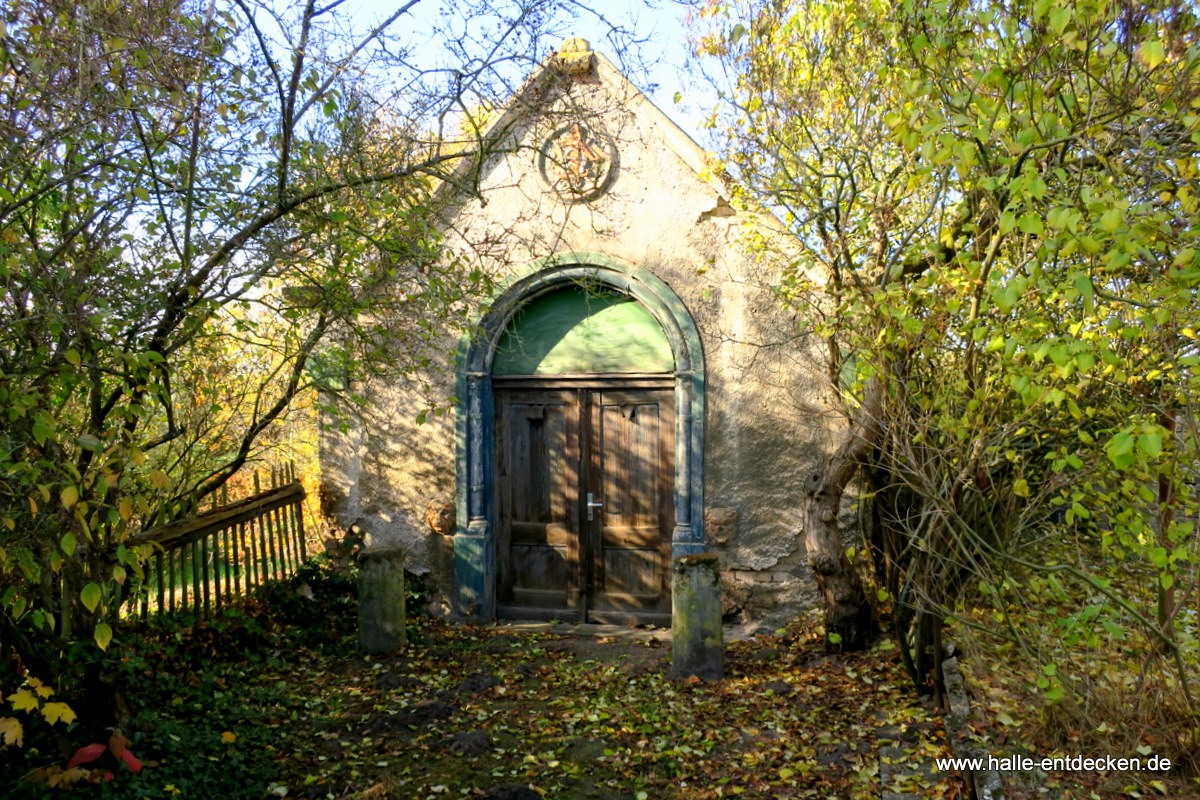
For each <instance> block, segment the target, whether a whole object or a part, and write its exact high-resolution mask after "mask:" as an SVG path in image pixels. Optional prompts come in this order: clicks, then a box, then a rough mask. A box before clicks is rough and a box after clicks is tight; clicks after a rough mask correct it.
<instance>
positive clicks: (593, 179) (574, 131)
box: [538, 121, 617, 202]
mask: <svg viewBox="0 0 1200 800" xmlns="http://www.w3.org/2000/svg"><path fill="white" fill-rule="evenodd" d="M538 162H539V164H538V166H539V168H540V169H541V173H542V178H543V179H544V180H545V181H546V183H547V184H549V186H550V188H552V189H554V191H556V192H557V193H558V194H559V196H560V197H562V198H563V199H565V200H567V201H569V202H580V201H582V202H587V201H590V200H595V199H596V198H597V197H599V196H600V195H602V194H604V192H605V191H606V190H607V189H608V184H609V182H610V181H611V179H612V177H613V176H614V175H615V174H616V165H617V148H616V146H615V145H614V144H613V143H612V140H611V139H609V138H608V137H607V136H605V135H604V134H603V133H602V132H601V131H599V130H598V129H597V128H595V127H594V126H591V125H588V124H586V123H583V122H578V121H576V122H571V123H569V124H567V125H564V126H562V127H561V128H559V129H558V130H556V131H555V132H554V133H552V134H550V136H549V137H547V138H546V141H545V142H543V143H542V147H541V154H540V156H539V158H538Z"/></svg>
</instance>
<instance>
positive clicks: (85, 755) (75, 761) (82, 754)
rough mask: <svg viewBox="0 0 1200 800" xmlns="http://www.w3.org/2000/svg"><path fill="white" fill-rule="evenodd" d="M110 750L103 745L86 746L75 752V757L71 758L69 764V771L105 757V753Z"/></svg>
mask: <svg viewBox="0 0 1200 800" xmlns="http://www.w3.org/2000/svg"><path fill="white" fill-rule="evenodd" d="M107 749H108V748H107V747H105V746H104V745H102V744H86V745H84V746H83V747H81V748H79V749H78V750H76V751H75V755H73V756H71V760H70V761H68V762H67V769H70V768H71V767H78V766H79V765H80V764H87V763H90V762H92V761H95V760H96V759H97V758H99V757H100V756H102V755H104V751H105V750H107Z"/></svg>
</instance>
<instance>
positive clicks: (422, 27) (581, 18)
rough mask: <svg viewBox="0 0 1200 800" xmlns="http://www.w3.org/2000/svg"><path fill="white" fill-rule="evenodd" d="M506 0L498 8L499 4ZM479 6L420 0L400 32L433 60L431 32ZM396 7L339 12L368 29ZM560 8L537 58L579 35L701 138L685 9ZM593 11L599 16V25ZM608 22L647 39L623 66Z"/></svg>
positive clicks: (631, 0)
mask: <svg viewBox="0 0 1200 800" xmlns="http://www.w3.org/2000/svg"><path fill="white" fill-rule="evenodd" d="M506 1H507V0H499V3H500V4H501V5H503V4H504V3H505V2H506ZM479 2H480V0H458V2H456V0H420V2H418V3H417V4H416V6H415V7H414V8H413V9H412V11H411V12H410V15H409V16H408V17H406V18H403V19H401V20H400V22H399V25H400V27H399V28H398V30H399V31H400V32H401V33H402V34H403V35H405V36H406V38H410V39H411V40H412V41H417V42H419V41H422V37H425V38H427V39H429V44H428V45H427V46H424V45H423V46H422V47H427V53H428V57H429V58H431V59H436V58H437V57H438V55H437V53H438V52H439V51H440V50H441V48H440V47H439V46H438V44H437V43H436V42H435V41H433V40H432V38H430V34H429V31H432V30H433V29H434V28H436V27H438V26H440V25H446V24H450V25H453V24H455V22H456V18H457V17H458V16H459V13H458V12H460V11H461V10H462V9H464V8H466V7H469V6H473V5H476V4H477V3H479ZM399 5H400V0H347V2H346V3H345V5H343V6H342V7H341V8H340V9H339V10H342V11H345V12H347V13H349V14H351V15H352V16H353V18H354V19H355V21H356V25H357V26H360V27H362V28H366V27H367V26H369V25H371V24H372V23H375V22H377V21H379V20H381V19H383V18H385V17H386V16H388V15H389V14H391V13H393V12H394V11H395V10H396V9H397V8H398V7H399ZM563 5H564V6H565V7H566V10H565V11H564V12H563V13H562V14H560V15H559V16H558V17H557V18H556V20H555V21H554V23H553V24H552V26H551V27H552V30H553V31H554V34H552V35H551V36H550V37H547V39H546V40H544V41H542V42H539V44H538V48H539V52H538V53H537V54H536V55H537V57H538V58H539V59H540V58H542V57H544V56H545V55H546V54H547V53H548V52H549V51H550V49H551V48H552V47H554V46H556V45H557V44H559V43H560V42H561V41H562V39H563V38H565V37H566V36H567V35H576V36H582V37H583V38H585V39H587V40H588V41H590V42H591V44H592V48H593V49H594V50H598V51H601V52H603V53H604V54H605V55H607V56H609V58H611V59H612V60H613V61H614V62H617V63H619V64H621V66H623V68H625V70H626V72H627V74H628V76H629V78H630V79H631V80H632V81H633V82H634V83H635V84H636V85H637V86H639V87H640V88H642V89H643V90H648V91H647V93H648V94H649V95H650V97H651V99H652V100H654V102H655V104H657V105H658V106H659V108H661V109H662V110H663V111H664V112H666V113H667V114H668V115H669V116H670V117H671V118H672V119H674V120H675V121H676V123H677V124H679V125H680V126H681V127H683V128H684V129H685V130H686V131H687V132H688V133H689V134H691V135H692V136H693V137H696V138H697V139H700V138H701V135H700V133H699V132H698V130H697V127H698V124H699V120H700V118H701V117H702V116H703V113H704V111H705V105H706V103H705V102H704V98H705V97H706V96H710V95H709V94H708V92H704V91H702V90H701V89H699V88H698V87H697V85H696V82H695V80H694V79H691V80H689V78H688V76H687V75H686V73H685V62H686V61H687V52H688V51H687V41H686V36H685V29H684V23H683V22H682V21H681V18H682V16H683V13H684V8H683V7H682V6H681V5H680V4H679V3H678V2H676V0H652V1H651V2H646V0H594V1H593V2H588V0H580V2H579V4H578V5H576V4H574V3H572V2H570V1H569V0H568V2H565V3H563ZM589 9H592V10H589ZM597 12H599V14H600V15H603V17H604V19H603V20H602V19H601V18H600V16H599V15H598V14H597ZM605 20H607V22H606V21H605ZM609 23H613V24H617V25H620V26H623V27H625V28H628V29H629V30H631V31H633V32H634V34H635V36H636V37H637V38H640V39H647V40H648V41H647V42H646V43H644V44H641V45H639V46H638V47H635V48H633V49H632V50H631V51H630V52H629V53H628V54H626V56H625V59H624V61H625V63H621V59H619V58H618V54H617V53H616V52H615V50H616V49H617V45H616V43H614V42H613V41H612V40H611V38H610V37H609V31H610V26H609ZM676 93H679V94H680V95H682V97H683V98H684V99H683V102H682V103H676V102H675V101H674V97H675V95H676Z"/></svg>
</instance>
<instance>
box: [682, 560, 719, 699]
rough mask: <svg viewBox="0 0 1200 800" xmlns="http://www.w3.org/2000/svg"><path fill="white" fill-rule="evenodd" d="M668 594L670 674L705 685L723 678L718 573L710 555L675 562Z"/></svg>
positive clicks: (717, 565)
mask: <svg viewBox="0 0 1200 800" xmlns="http://www.w3.org/2000/svg"><path fill="white" fill-rule="evenodd" d="M674 578H675V579H674V581H673V582H672V590H671V639H672V654H671V671H672V673H673V674H674V675H675V677H677V678H689V677H691V676H693V675H695V676H696V677H698V678H702V679H704V680H706V681H717V680H720V679H721V678H723V677H724V676H725V640H724V632H723V631H722V630H721V569H720V562H719V561H718V559H717V556H716V555H714V554H712V553H699V554H696V555H686V556H680V557H679V558H677V559H675V576H674Z"/></svg>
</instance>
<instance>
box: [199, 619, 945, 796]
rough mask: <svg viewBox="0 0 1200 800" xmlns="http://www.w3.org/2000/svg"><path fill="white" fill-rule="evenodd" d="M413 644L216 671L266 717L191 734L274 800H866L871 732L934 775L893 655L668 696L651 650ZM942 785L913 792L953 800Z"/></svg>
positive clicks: (657, 648) (302, 655)
mask: <svg viewBox="0 0 1200 800" xmlns="http://www.w3.org/2000/svg"><path fill="white" fill-rule="evenodd" d="M411 639H412V641H411V643H410V646H409V648H408V649H407V651H406V652H404V653H402V654H399V655H395V656H391V657H386V658H366V659H365V658H362V657H359V656H356V655H329V654H326V655H319V654H316V653H314V652H312V651H308V652H297V653H295V658H294V659H292V660H289V661H288V662H287V663H283V662H277V663H276V664H275V665H274V666H272V667H271V668H269V669H263V668H261V667H260V668H255V669H243V668H242V667H240V666H236V665H229V666H228V668H227V674H226V675H225V676H224V684H225V686H226V687H227V688H228V689H229V690H230V691H231V692H233V693H238V694H245V695H247V696H248V697H249V698H256V697H257V698H261V700H258V701H254V700H252V701H251V702H248V703H247V702H246V701H245V699H243V700H242V701H241V702H242V703H243V704H244V707H245V717H244V718H243V719H231V718H228V717H225V718H223V719H221V721H220V723H219V724H214V722H215V721H216V720H215V719H214V718H212V717H210V716H205V715H203V714H201V715H199V716H198V717H197V718H196V719H195V723H196V724H204V725H205V726H206V727H207V729H208V730H207V732H206V734H205V735H206V736H207V737H208V738H209V739H211V740H212V741H213V742H220V743H221V745H222V747H223V751H222V760H229V761H244V762H250V761H254V760H258V759H264V758H265V759H266V760H267V761H269V762H272V764H273V768H272V769H271V770H270V778H269V788H268V790H269V791H272V792H274V793H276V794H279V795H283V794H284V793H285V792H286V795H287V796H290V797H294V796H302V797H345V796H357V797H363V798H367V797H371V798H384V797H390V798H435V799H438V800H440V799H441V798H456V797H491V798H508V799H509V800H520V799H521V798H530V799H531V800H532V798H535V797H548V798H563V799H564V800H569V799H570V798H597V800H601V799H602V800H625V799H626V798H628V800H637V799H638V798H655V800H666V799H667V798H689V799H695V800H704V799H705V798H719V797H747V798H805V797H820V798H826V797H841V798H878V797H879V796H880V792H881V787H880V777H879V770H880V762H879V756H878V752H877V749H878V748H877V738H878V736H879V732H880V730H881V728H883V727H884V726H890V729H891V730H892V732H893V735H895V734H897V733H899V735H900V736H901V738H902V740H903V741H904V742H906V743H907V744H906V745H905V747H906V748H907V749H906V751H905V752H906V757H908V758H911V759H912V760H913V761H914V763H917V764H923V765H928V764H929V763H930V762H931V761H932V758H933V757H935V756H941V755H945V748H944V746H943V738H944V737H943V733H942V729H941V726H940V723H939V722H938V721H936V719H934V718H932V717H931V716H930V715H929V714H928V713H927V712H926V711H925V710H924V709H922V708H921V707H920V706H919V705H918V704H916V703H914V702H913V700H912V698H911V695H910V692H909V689H908V687H907V686H906V685H905V683H904V680H903V676H902V674H901V672H900V670H899V669H898V666H897V665H896V663H895V659H894V658H893V657H892V655H891V652H890V651H889V649H887V647H886V645H884V646H882V647H881V648H880V649H877V650H875V651H873V652H871V653H865V654H859V655H853V656H827V655H826V654H825V653H824V652H823V650H822V649H821V646H820V640H819V638H818V637H817V636H816V635H802V634H795V635H793V636H790V637H787V638H786V639H785V638H784V637H782V636H777V637H770V638H765V639H764V638H760V639H755V640H750V641H745V642H738V643H734V644H731V645H730V647H729V649H728V655H727V673H728V675H729V677H728V678H727V679H726V680H724V681H721V682H719V683H716V684H705V683H700V682H697V681H684V682H679V681H674V680H671V679H670V678H669V677H668V671H669V660H670V652H669V650H670V646H669V644H667V645H664V644H663V643H662V642H659V641H657V640H653V639H652V640H648V641H640V642H632V643H631V642H618V641H614V640H605V639H599V640H597V639H577V638H560V637H556V636H551V635H544V634H537V635H530V634H521V633H514V632H506V631H504V630H502V629H501V630H496V629H482V628H471V627H456V626H452V625H449V624H446V623H441V622H434V621H423V622H422V623H421V624H420V625H419V626H417V627H415V628H413V630H412V637H411ZM346 649H347V650H350V649H351V648H350V647H347V648H346ZM218 669H219V668H218ZM210 680H212V676H208V677H207V678H206V679H205V681H206V682H208V681H210ZM216 680H217V683H218V684H219V683H221V682H222V679H221V678H217V679H216ZM195 710H196V711H201V709H199V708H197V709H195ZM264 731H265V732H267V735H264ZM264 748H266V750H267V752H264ZM941 777H942V778H943V779H944V780H922V779H912V778H909V779H907V781H906V782H907V786H906V788H908V789H909V790H910V791H912V792H914V793H915V794H916V795H917V796H919V797H923V798H939V797H956V796H959V793H958V789H957V787H958V783H957V782H956V781H955V780H953V779H951V778H949V777H948V776H941ZM261 792H262V788H261V787H257V788H255V787H248V790H247V792H246V793H245V795H244V796H246V797H256V796H261Z"/></svg>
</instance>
